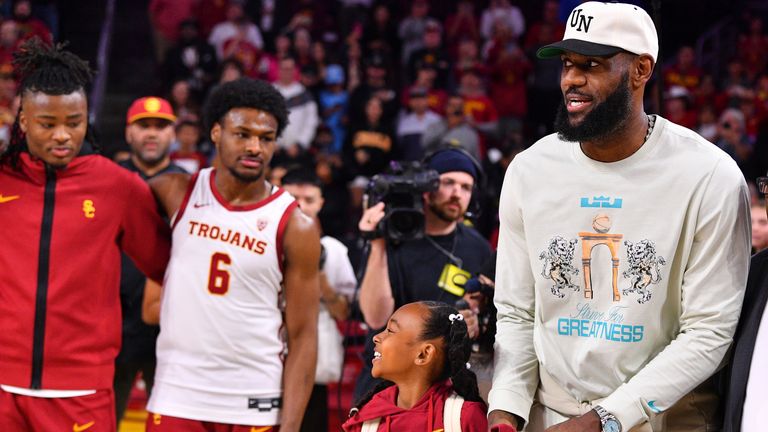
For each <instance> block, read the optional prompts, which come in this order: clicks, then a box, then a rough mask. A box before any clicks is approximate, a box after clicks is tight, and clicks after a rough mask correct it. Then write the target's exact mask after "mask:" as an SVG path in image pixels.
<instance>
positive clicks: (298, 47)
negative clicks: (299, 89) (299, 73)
mask: <svg viewBox="0 0 768 432" xmlns="http://www.w3.org/2000/svg"><path fill="white" fill-rule="evenodd" d="M292 56H293V59H294V60H296V65H297V66H298V67H299V69H301V68H303V67H304V66H308V65H310V64H311V63H312V60H313V58H312V36H311V35H310V34H309V30H307V28H306V27H299V28H297V29H296V30H294V32H293V53H292Z"/></svg>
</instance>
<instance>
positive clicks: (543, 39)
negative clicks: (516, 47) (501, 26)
mask: <svg viewBox="0 0 768 432" xmlns="http://www.w3.org/2000/svg"><path fill="white" fill-rule="evenodd" d="M558 7H559V4H558V2H557V0H546V1H545V2H544V4H543V7H542V12H541V19H540V20H539V21H536V22H534V23H533V24H532V25H531V27H530V28H529V29H528V33H526V34H525V42H524V43H523V49H525V50H526V51H531V50H533V49H537V48H539V47H541V46H544V45H547V44H550V43H553V42H557V41H559V40H561V39H562V38H563V34H564V33H565V24H563V23H562V22H560V19H559V18H558V15H557V14H558Z"/></svg>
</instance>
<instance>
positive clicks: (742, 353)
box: [722, 250, 768, 432]
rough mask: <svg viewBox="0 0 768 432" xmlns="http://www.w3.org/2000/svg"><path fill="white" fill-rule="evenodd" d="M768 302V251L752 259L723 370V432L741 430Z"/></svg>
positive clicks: (737, 431)
mask: <svg viewBox="0 0 768 432" xmlns="http://www.w3.org/2000/svg"><path fill="white" fill-rule="evenodd" d="M766 301H768V250H765V251H762V252H760V253H758V254H756V255H755V256H753V257H752V262H751V264H750V268H749V278H748V279H747V291H746V294H745V295H744V306H743V307H742V310H741V317H740V318H739V325H738V327H737V328H736V335H735V336H734V340H733V346H732V348H731V351H732V354H731V359H730V362H729V364H728V366H727V368H726V369H725V370H724V371H723V384H722V385H723V390H724V396H725V397H724V398H722V400H723V403H724V410H725V415H724V424H723V432H739V431H741V418H742V410H743V408H744V399H745V398H746V395H747V381H748V380H749V371H750V366H751V364H752V351H754V349H755V340H756V338H757V330H758V329H759V327H760V320H761V319H762V318H763V313H764V311H765V305H766Z"/></svg>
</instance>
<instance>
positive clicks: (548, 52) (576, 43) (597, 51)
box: [536, 39, 624, 59]
mask: <svg viewBox="0 0 768 432" xmlns="http://www.w3.org/2000/svg"><path fill="white" fill-rule="evenodd" d="M565 51H570V52H575V53H576V54H581V55H585V56H598V57H605V56H611V55H614V54H617V53H620V52H622V51H624V50H623V49H621V48H619V47H615V46H611V45H603V44H598V43H594V42H587V41H583V40H580V39H566V40H562V41H560V42H557V43H553V44H550V45H546V46H543V47H541V48H539V50H538V51H536V57H538V58H542V59H546V58H552V57H557V56H559V55H560V54H562V53H563V52H565Z"/></svg>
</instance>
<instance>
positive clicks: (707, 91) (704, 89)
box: [693, 74, 727, 112]
mask: <svg viewBox="0 0 768 432" xmlns="http://www.w3.org/2000/svg"><path fill="white" fill-rule="evenodd" d="M726 103H727V96H726V95H725V94H723V93H720V92H718V91H717V86H716V85H715V79H714V78H713V77H712V75H711V74H704V75H702V76H701V81H700V82H699V87H698V88H697V89H696V90H695V91H694V92H693V106H696V107H703V106H705V105H709V106H711V107H713V108H714V109H715V111H716V112H721V111H722V110H724V109H725V105H726Z"/></svg>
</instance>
